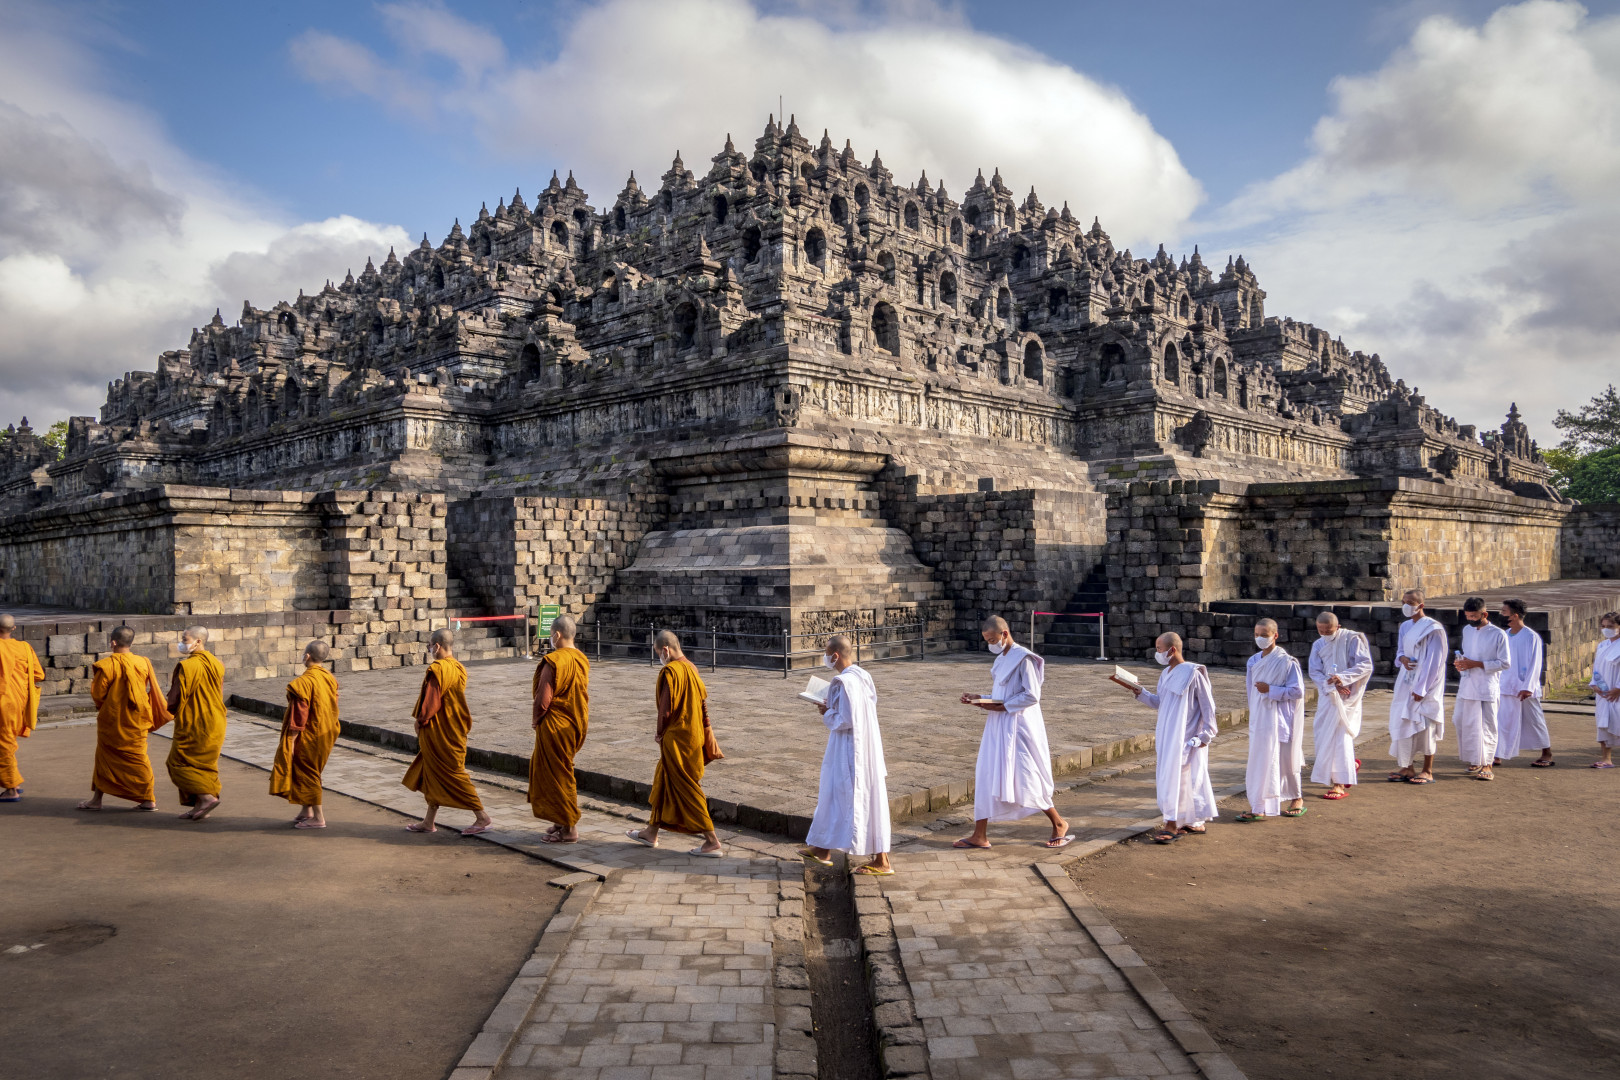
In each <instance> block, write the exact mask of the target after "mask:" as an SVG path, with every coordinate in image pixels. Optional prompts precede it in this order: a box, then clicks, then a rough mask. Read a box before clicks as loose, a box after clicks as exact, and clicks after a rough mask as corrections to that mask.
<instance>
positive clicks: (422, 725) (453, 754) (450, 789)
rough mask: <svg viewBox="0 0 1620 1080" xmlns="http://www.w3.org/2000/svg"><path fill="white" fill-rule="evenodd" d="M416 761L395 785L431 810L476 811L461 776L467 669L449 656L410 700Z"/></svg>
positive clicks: (472, 792) (474, 794)
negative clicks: (417, 794) (419, 796)
mask: <svg viewBox="0 0 1620 1080" xmlns="http://www.w3.org/2000/svg"><path fill="white" fill-rule="evenodd" d="M411 715H413V716H415V717H416V722H417V728H416V760H415V761H413V762H411V767H410V768H409V769H407V770H405V779H403V780H401V781H400V783H402V784H404V785H405V786H406V787H408V788H410V789H411V790H412V791H420V792H421V793H422V797H423V798H425V799H426V800H427V801H428V802H429V803H431V804H432V805H434V806H453V807H456V808H457V809H459V810H472V811H474V812H482V810H483V809H484V804H483V802H482V801H481V800H480V799H479V798H478V789H477V788H475V787H473V782H472V777H470V776H468V775H467V734H468V732H470V731H471V730H472V712H471V711H470V710H469V709H468V708H467V669H466V668H464V667H462V666H461V661H460V660H457V659H456V658H455V657H453V656H447V657H445V658H444V659H443V660H435V661H433V663H431V664H429V665H428V669H427V674H425V675H423V676H422V692H421V693H420V694H418V695H417V697H416V708H415V710H413V712H412V714H411Z"/></svg>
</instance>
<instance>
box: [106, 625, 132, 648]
mask: <svg viewBox="0 0 1620 1080" xmlns="http://www.w3.org/2000/svg"><path fill="white" fill-rule="evenodd" d="M109 637H110V639H111V641H112V643H113V644H114V645H117V646H119V647H120V648H125V649H127V648H129V647H130V646H131V645H133V644H135V631H134V630H131V629H130V628H129V627H127V626H120V627H119V628H118V629H116V630H114V631H113V632H112V634H110V635H109Z"/></svg>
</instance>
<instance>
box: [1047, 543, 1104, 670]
mask: <svg viewBox="0 0 1620 1080" xmlns="http://www.w3.org/2000/svg"><path fill="white" fill-rule="evenodd" d="M1063 610H1064V612H1065V613H1079V612H1085V611H1107V610H1108V568H1107V567H1106V566H1104V565H1103V564H1101V563H1098V564H1097V565H1096V566H1094V567H1092V568H1091V573H1089V574H1087V575H1086V578H1085V580H1084V581H1082V582H1080V585H1079V587H1078V588H1076V589H1075V590H1074V595H1073V596H1071V597H1069V603H1068V604H1067V606H1065V607H1064V609H1063ZM1097 631H1098V621H1097V620H1096V619H1071V618H1063V619H1053V620H1052V625H1051V628H1050V629H1049V630H1048V631H1047V632H1046V633H1045V634H1042V635H1040V636H1039V638H1038V642H1037V646H1036V651H1037V652H1039V653H1041V654H1043V655H1049V656H1080V657H1085V658H1086V659H1088V660H1095V659H1096V658H1097V652H1098V640H1097Z"/></svg>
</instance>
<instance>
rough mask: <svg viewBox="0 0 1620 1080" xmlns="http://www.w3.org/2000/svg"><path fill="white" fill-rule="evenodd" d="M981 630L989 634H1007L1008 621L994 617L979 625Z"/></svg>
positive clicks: (997, 616)
mask: <svg viewBox="0 0 1620 1080" xmlns="http://www.w3.org/2000/svg"><path fill="white" fill-rule="evenodd" d="M979 629H980V630H983V631H986V632H989V633H996V634H1005V633H1006V632H1007V620H1006V619H1003V618H1002V617H1001V616H1000V615H992V616H990V617H989V618H988V619H985V620H984V622H982V623H980V624H979Z"/></svg>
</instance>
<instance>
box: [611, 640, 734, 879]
mask: <svg viewBox="0 0 1620 1080" xmlns="http://www.w3.org/2000/svg"><path fill="white" fill-rule="evenodd" d="M653 651H654V652H655V653H656V654H657V657H658V660H659V662H660V663H661V664H662V665H663V667H662V669H661V670H660V671H659V672H658V736H657V740H658V748H659V753H658V768H657V769H655V770H654V771H653V782H652V797H651V799H650V800H649V802H650V803H651V804H652V813H651V814H650V815H649V816H648V819H647V827H646V828H645V829H639V830H637V829H631V830H630V831H629V832H627V833H626V834H625V835H626V836H628V837H630V839H632V840H634V841H635V842H636V843H638V844H645V845H646V846H647V847H657V846H658V832H659V830H660V829H669V830H671V831H672V832H680V833H692V834H695V835H699V836H702V837H703V846H702V847H696V848H693V849H692V850H691V851H690V852H689V854H692V855H699V856H702V857H703V858H706V859H718V858H720V856H721V855H723V854H724V852H723V851H722V850H721V847H720V838H719V837H718V836H716V835H715V834H714V822H713V821H712V820H711V819H710V818H709V802H708V800H707V799H706V798H705V797H704V795H703V766H704V764H705V763H706V762H707V761H712V760H714V759H716V758H718V757H720V756H721V755H720V753H719V748H718V747H717V746H716V745H715V742H714V733H713V731H711V730H710V727H709V708H708V704H707V699H708V696H709V691H708V689H707V688H706V687H704V685H703V679H702V677H701V676H699V675H698V669H697V668H696V666H694V665H693V663H692V661H690V660H688V659H687V658H686V654H685V653H684V652H682V651H681V640H680V638H678V637H676V636H675V634H674V633H673V632H672V631H669V630H660V631H659V632H658V636H657V637H656V638H654V639H653Z"/></svg>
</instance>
